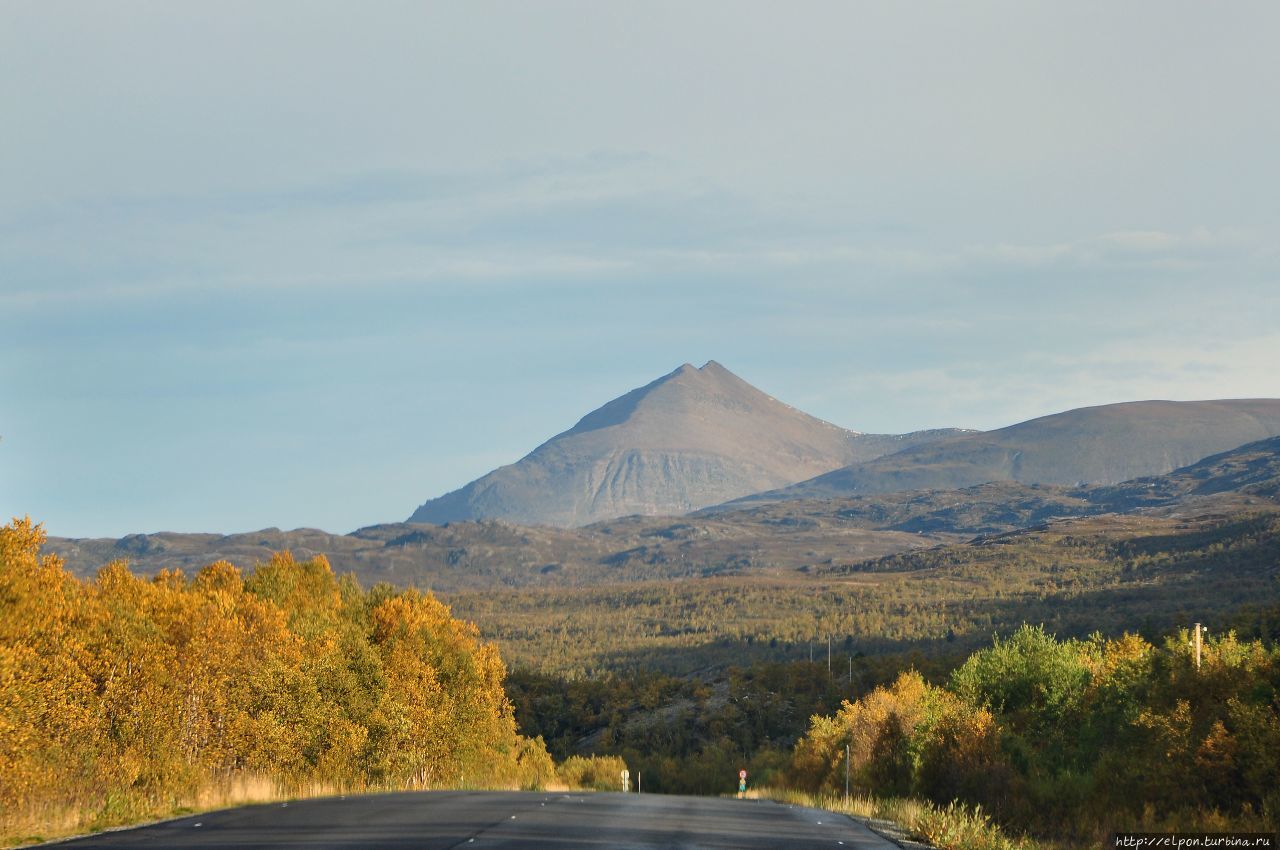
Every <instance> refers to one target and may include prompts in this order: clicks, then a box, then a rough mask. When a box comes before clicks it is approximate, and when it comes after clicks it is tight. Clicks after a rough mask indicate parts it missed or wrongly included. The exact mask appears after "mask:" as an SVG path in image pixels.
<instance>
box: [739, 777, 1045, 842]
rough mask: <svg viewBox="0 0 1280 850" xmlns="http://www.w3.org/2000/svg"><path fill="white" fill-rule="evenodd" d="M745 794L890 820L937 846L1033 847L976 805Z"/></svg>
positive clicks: (765, 791)
mask: <svg viewBox="0 0 1280 850" xmlns="http://www.w3.org/2000/svg"><path fill="white" fill-rule="evenodd" d="M747 796H748V797H751V798H756V799H767V800H777V801H778V802H782V803H791V804H793V805H800V806H808V807H810V808H814V809H825V810H827V811H830V812H839V813H840V814H845V815H849V816H850V817H855V818H862V819H876V820H887V821H893V822H894V823H895V824H897V825H898V826H899V827H900V828H901V829H902V830H903V831H904V832H906V833H908V834H909V835H911V836H912V837H913V838H915V839H916V840H919V841H923V842H925V843H927V844H931V845H933V846H935V847H938V848H941V850H1036V845H1035V844H1034V843H1033V842H1031V841H1029V840H1028V839H1025V838H1011V837H1009V836H1008V835H1006V834H1005V833H1004V832H1003V831H1002V830H1001V829H1000V827H999V826H997V825H996V824H995V823H993V822H992V820H991V818H990V817H988V816H987V815H986V814H984V813H983V812H982V810H981V809H980V808H970V807H968V806H964V805H961V804H959V803H952V804H951V805H949V806H945V807H939V806H936V805H934V804H932V803H930V802H928V801H925V800H914V799H900V798H892V799H883V800H882V799H878V798H875V797H865V796H854V797H850V798H848V799H846V798H844V797H842V796H840V795H836V794H809V793H806V792H803V791H794V790H791V789H788V788H757V789H755V790H754V791H748V792H747Z"/></svg>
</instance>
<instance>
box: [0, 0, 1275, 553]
mask: <svg viewBox="0 0 1280 850" xmlns="http://www.w3.org/2000/svg"><path fill="white" fill-rule="evenodd" d="M1278 31H1280V4H1277V3H1275V2H1272V0H1265V2H1253V3H1249V2H1240V3H1212V4H1211V3H1204V2H1200V0H1196V2H1176V1H1175V0H1158V2H1138V3H1117V2H1114V0H1107V1H1106V2H1098V3H1090V2H1080V0H1070V2H1066V1H1065V0H1064V2H1061V3H1029V2H1026V0H1010V2H1000V3H989V2H965V3H955V2H938V3H927V2H911V3H903V2H896V0H889V2H881V3H860V2H833V3H807V4H806V3H786V4H782V3H761V4H751V3H745V2H737V1H736V0H735V2H724V3H691V2H689V0H680V2H673V3H656V2H643V3H634V4H624V3H600V2H582V3H546V2H537V3H516V2H506V3H481V2H473V1H472V0H468V2H459V3H456V4H450V5H443V4H440V5H437V4H429V3H422V2H406V3H393V2H361V3H354V2H351V3H324V2H315V0H307V2H295V3H285V2H275V3H262V2H259V0H254V2H244V3H236V2H227V0H219V2H209V3H196V2H182V3H172V2H155V3H134V2H122V0H113V2H111V3H91V2H82V3H59V2H50V0H34V2H14V0H0V436H2V437H3V439H2V440H0V514H3V515H6V516H8V515H13V514H25V513H30V514H31V515H32V516H33V517H34V518H36V519H39V520H43V521H45V522H46V525H47V527H48V529H49V530H50V532H51V533H54V534H60V535H71V536H88V535H107V534H110V535H113V536H114V535H118V534H123V533H126V532H133V531H158V530H180V531H238V530H250V529H254V528H260V527H264V526H270V525H277V526H282V527H286V528H289V527H295V526H302V525H310V526H319V527H322V528H325V529H329V530H333V531H349V530H351V529H354V528H356V527H358V526H361V525H365V524H369V523H373V522H379V521H392V520H400V519H403V518H405V517H407V516H408V515H409V513H410V512H411V511H412V510H413V509H414V507H416V506H417V505H418V504H419V503H420V502H422V501H424V500H425V499H427V498H429V497H432V496H436V495H439V494H440V493H442V492H444V491H446V490H449V489H452V488H454V487H457V486H459V485H461V484H463V483H465V482H466V481H468V480H470V479H471V478H474V477H476V476H478V475H480V474H482V473H484V472H486V471H488V470H489V469H491V468H492V467H494V466H497V465H499V464H502V463H508V462H511V461H514V460H516V459H517V458H519V457H520V456H522V455H523V454H525V453H526V452H527V451H529V450H530V449H532V448H533V447H534V446H535V445H537V444H538V443H539V442H541V441H543V440H544V439H546V438H547V437H549V436H551V435H553V434H555V433H557V432H559V431H561V430H564V429H565V428H568V427H569V426H571V425H572V424H573V423H574V422H575V421H576V420H577V419H578V417H579V416H581V415H582V414H583V413H585V412H587V411H588V410H590V409H592V408H594V407H596V406H598V405H600V404H601V403H603V402H605V401H607V400H608V399H610V398H612V397H614V396H617V395H619V394H621V393H623V392H625V391H626V390H629V389H631V388H633V387H635V386H638V385H640V384H643V383H646V382H648V381H649V380H651V379H653V378H654V377H657V376H658V375H660V374H663V373H665V372H668V371H670V370H671V369H673V368H675V367H676V366H678V365H679V364H680V363H682V362H685V361H692V362H693V363H695V364H698V365H700V364H701V363H702V362H704V361H705V360H707V359H709V358H714V359H717V360H719V361H721V362H722V363H724V364H725V365H726V366H728V367H729V368H730V369H732V370H734V371H736V372H737V373H738V374H740V375H741V376H742V377H744V378H745V379H747V380H749V381H751V382H753V383H755V384H756V385H757V386H759V387H761V388H762V389H764V390H765V391H767V392H769V393H770V394H772V395H774V396H776V397H778V398H780V399H782V400H784V401H787V402H789V403H792V404H794V405H796V406H798V407H800V408H802V409H804V410H806V411H809V412H811V413H813V414H815V415H818V416H821V417H823V418H825V419H828V420H830V421H832V422H835V423H837V424H840V425H843V426H846V427H850V428H855V429H858V430H863V431H893V432H899V431H906V430H914V429H917V428H926V427H935V426H947V425H954V426H965V427H976V428H993V427H999V426H1002V425H1007V424H1010V423H1012V422H1015V421H1018V420H1021V419H1026V418H1029V417H1032V416H1036V415H1040V414H1044V413H1049V412H1053V411H1057V410H1062V409H1066V408H1071V407H1078V406H1081V405H1087V404H1099V403H1105V402H1114V401H1123V400H1131V399H1138V398H1175V399H1190V398H1220V397H1241V396H1280V368H1277V364H1278V363H1280V325H1278V324H1277V317H1278V316H1280V310H1278V308H1280V239H1278V236H1280V158H1278V157H1277V155H1276V152H1277V151H1278V150H1280V110H1278V109H1277V108H1276V104H1277V103H1280V51H1277V50H1276V49H1275V34H1276V32H1278Z"/></svg>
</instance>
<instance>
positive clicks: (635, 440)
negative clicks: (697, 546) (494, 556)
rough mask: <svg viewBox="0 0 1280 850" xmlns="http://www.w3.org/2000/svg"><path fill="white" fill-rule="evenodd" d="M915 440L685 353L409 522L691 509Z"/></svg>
mask: <svg viewBox="0 0 1280 850" xmlns="http://www.w3.org/2000/svg"><path fill="white" fill-rule="evenodd" d="M904 439H905V440H906V442H904ZM912 442H914V439H912V438H900V437H885V436H878V435H866V434H859V433H857V432H854V431H848V430H845V429H844V428H839V427H836V426H835V425H832V424H830V423H829V422H824V421H822V420H821V419H816V418H814V417H812V416H809V415H808V414H806V413H803V412H802V411H799V410H797V409H795V408H793V407H790V406H788V405H786V404H783V403H782V402H780V401H778V400H776V399H774V398H773V397H772V396H769V395H767V394H766V393H764V392H761V391H760V390H759V389H756V388H755V387H753V386H752V385H751V384H749V383H747V382H746V381H744V380H742V379H741V378H739V377H738V376H737V375H735V374H733V373H732V372H730V371H729V370H728V369H726V368H725V367H724V366H722V365H721V364H720V363H717V362H716V361H714V360H708V361H707V362H706V363H705V364H704V365H703V366H702V367H701V368H695V367H694V366H693V365H692V364H689V363H684V364H682V365H681V366H679V367H678V368H676V369H675V370H674V371H672V372H669V373H667V374H666V375H663V376H662V377H660V378H658V379H656V380H654V381H651V382H650V383H648V384H645V385H644V386H642V387H638V388H636V389H634V390H632V391H631V392H628V393H626V394H625V395H622V396H619V397H618V398H615V399H613V400H612V401H610V402H608V403H606V404H604V405H603V406H601V407H599V408H597V409H596V410H594V411H592V412H591V413H588V414H587V415H586V416H584V417H582V419H580V420H579V421H578V423H577V424H576V425H574V426H573V427H572V428H570V429H569V430H568V431H565V432H563V433H561V434H558V435H556V436H555V437H552V438H551V439H550V440H547V441H546V442H545V443H543V444H542V445H540V446H538V447H537V448H536V449H534V450H533V451H532V452H531V453H529V455H527V456H526V457H524V458H523V459H521V460H520V461H518V462H516V463H514V464H511V465H510V466H504V467H502V468H500V469H496V470H494V471H493V472H491V473H489V474H488V475H486V476H484V477H483V478H480V479H477V480H476V481H473V482H471V483H470V484H468V485H466V486H465V487H463V488H462V489H460V490H455V491H454V492H452V493H448V494H446V495H444V496H441V497H440V498H438V499H432V500H431V501H429V502H427V503H425V504H424V505H422V506H421V507H419V508H418V510H417V511H415V512H414V514H413V516H412V517H410V521H412V522H448V521H454V520H465V519H485V518H494V519H498V518H500V519H508V520H511V521H513V522H520V523H527V524H547V525H582V524H585V523H589V522H595V521H597V520H602V519H610V518H613V517H618V516H624V515H627V514H636V513H639V514H650V515H652V514H679V513H686V512H688V511H691V510H696V509H698V508H701V507H706V506H707V505H712V504H717V503H719V502H723V501H726V500H727V499H729V498H734V497H736V496H741V495H746V494H748V493H754V492H757V491H760V490H764V489H771V488H774V487H778V486H785V485H786V484H792V483H795V482H797V481H800V480H802V479H804V478H809V477H812V476H814V475H818V474H821V473H823V472H827V471H830V470H832V469H836V468H838V467H840V466H843V465H845V464H848V463H850V462H853V461H856V460H862V459H870V458H872V457H878V456H879V455H881V454H883V453H884V452H886V451H896V450H898V449H901V448H904V447H905V446H906V445H908V444H910V443H912ZM728 494H732V495H728Z"/></svg>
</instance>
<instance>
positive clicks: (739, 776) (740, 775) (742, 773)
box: [738, 770, 747, 779]
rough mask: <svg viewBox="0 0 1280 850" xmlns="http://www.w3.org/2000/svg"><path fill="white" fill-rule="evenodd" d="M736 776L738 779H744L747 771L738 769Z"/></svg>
mask: <svg viewBox="0 0 1280 850" xmlns="http://www.w3.org/2000/svg"><path fill="white" fill-rule="evenodd" d="M738 778H739V779H746V778H747V772H746V771H745V770H739V771H738Z"/></svg>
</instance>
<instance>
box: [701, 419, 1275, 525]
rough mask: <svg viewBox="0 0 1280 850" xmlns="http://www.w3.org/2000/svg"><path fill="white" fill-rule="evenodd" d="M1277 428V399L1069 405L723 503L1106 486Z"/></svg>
mask: <svg viewBox="0 0 1280 850" xmlns="http://www.w3.org/2000/svg"><path fill="white" fill-rule="evenodd" d="M1277 435H1280V399H1218V400H1208V401H1164V400H1149V401H1135V402H1122V403H1120V404H1111V405H1096V406H1092V407H1083V408H1075V409H1073V410H1067V411H1062V412H1060V413H1054V414H1050V415H1048V416H1041V417H1037V418H1035V419H1029V420H1026V421H1025V422H1018V423H1015V424H1013V425H1009V426H1006V427H1005V428H999V429H996V430H994V431H983V432H977V433H972V434H964V435H960V436H956V437H952V438H950V439H945V440H938V441H934V442H932V443H930V444H927V445H921V446H912V447H906V448H904V449H903V450H902V451H899V452H895V453H893V454H891V455H884V456H881V457H878V458H873V459H871V460H869V461H864V462H857V463H854V464H850V465H847V466H844V467H841V468H840V469H837V470H832V471H831V472H827V473H823V474H821V475H818V476H815V477H813V478H811V479H808V480H806V481H802V482H799V483H797V484H793V485H789V486H787V487H784V488H777V489H775V490H771V491H764V492H760V493H755V494H751V495H749V496H745V497H742V498H741V499H737V500H733V501H731V502H729V503H728V504H726V505H724V506H723V507H724V508H726V509H733V508H734V507H735V506H738V505H742V504H752V503H764V502H771V501H782V500H792V499H805V500H807V499H818V498H835V497H839V496H847V495H854V494H875V493H890V492H894V491H898V490H926V489H931V490H954V489H961V488H965V487H973V486H976V485H979V484H984V483H988V482H993V481H1017V482H1020V483H1023V484H1051V485H1061V486H1073V485H1081V486H1083V485H1090V486H1100V485H1110V484H1118V483H1120V482H1122V481H1129V480H1132V479H1134V478H1140V477H1144V476H1151V475H1161V474H1165V473H1168V472H1171V471H1173V470H1174V469H1179V468H1182V467H1185V466H1188V465H1190V464H1193V463H1195V462H1197V461H1199V460H1201V459H1202V458H1205V457H1208V456H1210V455H1213V454H1216V453H1219V452H1225V451H1229V450H1231V449H1233V448H1235V447H1237V446H1241V445H1243V444H1245V443H1249V442H1252V441H1255V440H1260V439H1266V438H1270V437H1274V436H1277Z"/></svg>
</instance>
